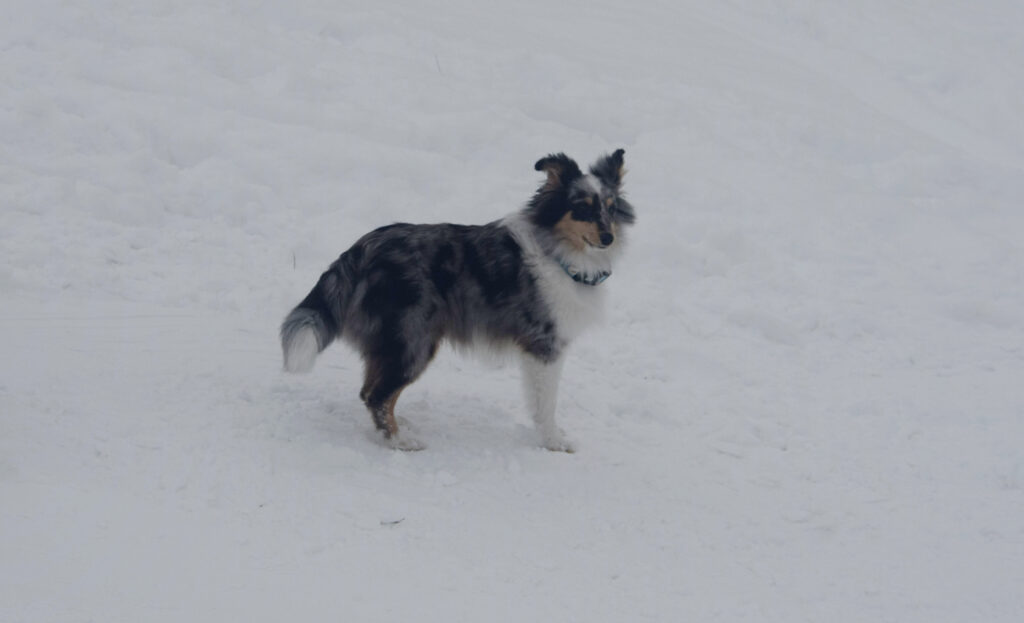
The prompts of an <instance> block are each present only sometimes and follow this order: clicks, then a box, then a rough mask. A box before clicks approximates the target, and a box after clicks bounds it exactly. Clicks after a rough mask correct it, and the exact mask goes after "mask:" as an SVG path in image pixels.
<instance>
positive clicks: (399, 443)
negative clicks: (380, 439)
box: [384, 435, 427, 452]
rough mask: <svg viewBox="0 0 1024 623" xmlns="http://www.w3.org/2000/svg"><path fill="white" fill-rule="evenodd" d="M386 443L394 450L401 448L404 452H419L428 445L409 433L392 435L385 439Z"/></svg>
mask: <svg viewBox="0 0 1024 623" xmlns="http://www.w3.org/2000/svg"><path fill="white" fill-rule="evenodd" d="M384 443H385V444H386V445H387V446H388V447H389V448H391V449H392V450H401V451H403V452H419V451H420V450H425V449H426V447H427V444H425V443H423V442H422V441H420V440H419V439H416V438H415V437H410V436H409V435H392V436H391V437H390V438H388V439H385V440H384Z"/></svg>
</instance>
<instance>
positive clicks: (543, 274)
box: [281, 149, 635, 452]
mask: <svg viewBox="0 0 1024 623" xmlns="http://www.w3.org/2000/svg"><path fill="white" fill-rule="evenodd" d="M623 153H624V151H623V150H622V149H619V150H617V151H615V152H614V153H612V154H610V155H606V156H603V157H601V158H599V159H598V160H597V162H595V163H594V164H593V165H592V166H591V167H590V172H589V174H585V173H583V172H582V171H580V168H579V166H578V165H577V164H576V162H575V161H573V160H572V159H571V158H569V157H568V156H566V155H565V154H561V153H560V154H554V155H550V156H548V157H546V158H542V159H541V160H539V161H538V162H537V163H536V165H534V168H535V169H536V170H537V171H543V172H545V173H546V174H547V179H546V180H545V182H544V183H543V184H542V185H541V187H540V188H539V189H538V190H537V192H536V193H535V194H534V196H533V198H532V199H531V200H530V201H529V203H527V204H526V206H525V207H524V208H522V209H521V210H520V211H518V212H515V213H513V214H512V215H510V216H508V217H506V218H504V219H501V220H498V221H494V222H492V223H488V224H486V225H452V224H449V223H442V224H437V225H410V224H407V223H397V224H394V225H388V226H386V227H381V228H380V229H376V230H374V231H372V232H370V233H368V234H366V235H365V236H363V237H362V238H360V239H359V240H358V241H356V243H355V244H354V245H352V247H351V248H350V249H349V250H348V251H345V252H344V253H342V254H341V257H339V258H338V259H337V260H336V261H335V262H334V263H333V264H331V266H330V268H328V269H327V271H326V272H324V273H323V274H322V275H321V276H320V280H319V281H318V282H317V284H316V286H315V287H314V288H313V290H312V291H311V292H310V293H309V295H307V296H306V298H305V299H303V301H302V302H301V303H299V304H298V306H297V307H296V308H295V309H294V310H292V312H291V313H290V314H288V317H287V318H285V320H284V323H283V324H282V325H281V345H282V348H283V350H284V367H285V369H286V370H288V371H290V372H307V371H309V370H310V369H312V367H313V362H314V359H315V358H316V355H317V354H318V353H319V352H320V351H322V350H323V349H325V348H326V347H327V345H328V344H330V343H331V342H332V341H333V340H334V339H335V338H341V339H343V340H345V341H346V342H348V343H349V344H351V345H352V346H353V347H354V348H356V349H357V350H358V351H359V353H360V354H361V355H362V357H363V361H364V363H365V377H364V381H363V387H362V391H361V392H360V394H359V395H360V398H362V400H363V402H364V403H365V404H366V407H367V408H368V409H369V410H370V415H371V416H372V418H373V423H374V424H375V425H376V427H377V429H379V430H380V431H381V432H382V433H383V436H384V439H385V440H386V442H387V443H388V444H389V445H390V446H392V447H395V448H399V449H403V450H417V449H420V448H422V447H423V446H422V444H420V443H419V442H417V441H416V440H414V439H412V438H410V437H408V436H407V435H403V436H400V435H399V430H398V422H397V420H396V419H395V412H394V410H395V402H396V401H397V399H398V395H399V394H400V393H401V392H402V389H403V388H405V387H407V386H408V385H409V384H410V383H412V382H413V381H415V380H416V379H417V377H419V376H420V374H422V372H423V370H424V369H425V368H426V367H427V364H429V363H430V361H431V359H432V358H433V357H434V354H435V353H436V352H437V349H438V345H439V344H440V343H441V341H442V340H443V339H447V340H449V341H450V342H452V343H453V344H455V345H476V346H485V347H487V348H490V349H498V350H507V349H512V350H514V351H517V352H519V353H520V354H521V360H522V364H523V378H524V381H525V384H526V389H527V400H528V407H529V410H530V412H531V415H532V417H533V420H534V422H535V423H536V426H537V430H538V432H539V434H540V441H541V444H542V445H543V446H544V447H545V448H548V449H550V450H561V451H565V452H572V451H573V448H572V445H571V444H570V443H569V442H568V441H567V440H566V438H565V436H564V434H563V433H562V431H561V430H560V429H559V428H558V427H557V426H556V425H555V403H556V398H557V391H558V381H559V377H560V375H561V369H562V362H563V361H564V359H565V352H566V348H567V347H568V345H569V343H570V342H571V341H572V340H573V339H574V338H575V337H576V336H577V335H578V334H579V333H580V331H581V330H582V329H583V328H585V327H586V326H587V325H589V324H591V323H593V322H594V321H595V320H597V319H598V318H599V317H600V314H601V310H602V308H603V302H604V288H601V287H600V284H601V283H602V282H604V280H605V279H607V278H608V276H609V275H611V273H612V263H613V261H614V260H615V259H616V257H617V256H618V254H619V251H620V249H621V248H622V241H623V229H624V226H626V225H629V224H632V223H633V221H634V219H635V213H634V211H633V206H631V205H630V204H629V203H628V202H627V201H626V200H625V198H624V197H623V196H622V193H621V186H622V177H623V174H624V169H623Z"/></svg>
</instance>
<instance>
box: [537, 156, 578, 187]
mask: <svg viewBox="0 0 1024 623" xmlns="http://www.w3.org/2000/svg"><path fill="white" fill-rule="evenodd" d="M533 168H534V169H536V170H537V171H544V172H546V173H547V174H548V181H547V184H546V186H547V187H548V188H552V189H554V188H558V187H560V186H568V185H569V184H570V183H572V181H573V180H575V179H576V178H578V177H580V176H582V175H583V172H582V171H580V167H579V165H578V164H576V161H575V160H573V159H572V158H570V157H569V156H566V155H565V154H562V153H558V154H551V155H550V156H546V157H544V158H541V159H540V160H538V161H537V164H535V165H533Z"/></svg>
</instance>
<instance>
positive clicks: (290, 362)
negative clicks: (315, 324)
mask: <svg viewBox="0 0 1024 623" xmlns="http://www.w3.org/2000/svg"><path fill="white" fill-rule="evenodd" d="M319 352H320V347H319V346H318V345H317V341H316V332H315V331H314V330H313V328H312V327H302V328H301V329H299V330H297V331H296V332H295V335H293V336H291V339H290V340H288V344H287V347H286V348H285V351H284V369H285V370H287V371H288V372H302V373H305V372H309V371H310V370H312V369H313V364H314V363H315V362H316V356H317V354H318V353H319Z"/></svg>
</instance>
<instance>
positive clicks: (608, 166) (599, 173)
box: [590, 149, 626, 189]
mask: <svg viewBox="0 0 1024 623" xmlns="http://www.w3.org/2000/svg"><path fill="white" fill-rule="evenodd" d="M625 153H626V150H625V149H616V150H615V153H613V154H611V155H608V156H605V157H603V158H598V159H597V162H595V163H594V164H593V165H592V166H591V167H590V173H591V174H592V175H593V176H594V177H596V178H597V179H599V180H601V183H602V184H604V185H605V186H610V187H611V188H615V189H617V188H618V187H619V186H620V185H622V176H624V175H625V174H626V169H625V166H624V165H623V161H622V156H623V155H624V154H625Z"/></svg>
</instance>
